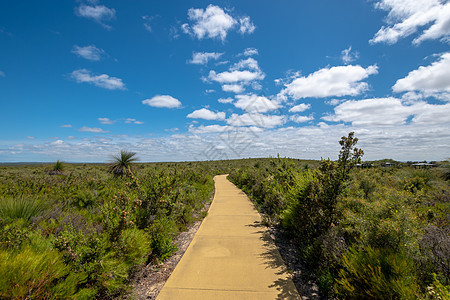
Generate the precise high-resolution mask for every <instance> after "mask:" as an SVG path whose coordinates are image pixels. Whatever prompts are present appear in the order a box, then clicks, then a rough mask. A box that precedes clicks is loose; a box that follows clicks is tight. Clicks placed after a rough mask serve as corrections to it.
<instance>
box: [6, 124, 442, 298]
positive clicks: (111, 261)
mask: <svg viewBox="0 0 450 300" xmlns="http://www.w3.org/2000/svg"><path fill="white" fill-rule="evenodd" d="M356 144H357V139H356V138H355V137H354V135H353V134H352V133H351V134H349V135H348V136H347V137H343V138H342V139H341V141H340V145H341V147H342V148H341V152H340V155H339V159H338V160H337V161H331V160H322V161H306V160H296V159H288V158H280V157H277V158H268V159H246V160H228V161H210V162H187V163H151V164H149V163H137V161H136V156H135V153H133V152H125V151H122V152H121V153H120V155H118V156H116V157H115V159H114V160H115V161H114V163H111V164H108V165H106V164H84V165H82V164H69V163H64V165H62V163H60V162H57V164H56V165H53V166H50V165H49V166H46V165H34V166H33V165H23V166H4V167H0V298H1V299H3V298H5V299H60V298H75V299H92V298H99V299H111V298H117V297H119V296H121V295H124V294H126V293H127V292H128V291H129V287H128V279H129V277H130V275H131V274H132V273H133V272H134V271H135V270H136V268H138V267H139V265H142V264H143V263H157V262H160V261H162V260H164V259H166V258H168V257H170V256H171V255H172V254H173V253H174V251H176V245H174V243H173V240H174V238H175V237H176V236H177V234H178V233H179V232H180V231H183V230H185V229H187V227H188V226H189V225H190V224H192V223H193V222H194V221H195V220H198V219H199V218H201V217H203V216H204V215H205V213H204V212H202V208H203V207H204V205H205V204H206V203H208V202H209V201H210V200H211V199H212V194H213V189H214V185H213V180H212V178H213V176H214V175H217V174H224V173H230V176H229V177H228V178H229V179H230V180H231V181H232V182H234V183H235V184H236V185H237V186H238V187H240V188H241V189H243V191H244V192H246V193H247V194H248V195H249V196H250V198H251V199H252V201H254V203H255V205H256V207H257V208H258V209H259V210H260V212H261V213H262V214H263V220H264V222H265V223H266V224H267V225H271V226H276V227H277V228H279V229H280V230H282V231H283V232H285V233H286V235H287V237H288V239H290V240H291V241H292V244H293V245H294V246H295V247H296V248H297V250H298V253H299V255H300V256H301V259H302V261H303V262H304V264H305V265H306V266H307V268H308V270H309V271H310V272H309V274H306V275H305V276H310V277H311V278H312V279H314V280H315V281H316V282H317V283H318V285H319V287H320V291H321V293H322V295H323V296H324V298H340V299H436V300H437V299H450V296H449V284H450V239H449V234H450V223H449V221H450V217H449V216H450V185H449V181H448V180H449V178H450V177H449V174H450V163H449V162H448V161H447V162H441V163H439V164H438V166H437V167H435V168H431V169H415V168H413V167H412V166H410V164H408V163H400V162H394V161H391V160H386V161H381V162H366V163H365V164H359V162H360V160H361V158H362V156H363V152H362V150H359V149H357V148H355V147H356ZM383 163H390V164H389V166H390V167H384V166H383V165H384V164H383ZM132 164H133V166H132ZM357 166H358V167H357ZM49 170H51V171H57V172H49ZM50 174H53V175H50Z"/></svg>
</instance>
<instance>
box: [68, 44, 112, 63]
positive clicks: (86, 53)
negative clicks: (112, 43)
mask: <svg viewBox="0 0 450 300" xmlns="http://www.w3.org/2000/svg"><path fill="white" fill-rule="evenodd" d="M72 53H75V54H76V55H78V56H81V57H83V58H85V59H88V60H91V61H99V60H100V59H101V58H102V56H103V55H104V54H105V51H104V50H103V49H100V48H97V47H95V46H94V45H90V46H85V47H80V46H77V45H75V46H73V48H72Z"/></svg>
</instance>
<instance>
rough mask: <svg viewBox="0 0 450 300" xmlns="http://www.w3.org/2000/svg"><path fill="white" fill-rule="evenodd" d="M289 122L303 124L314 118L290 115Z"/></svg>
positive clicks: (311, 116)
mask: <svg viewBox="0 0 450 300" xmlns="http://www.w3.org/2000/svg"><path fill="white" fill-rule="evenodd" d="M289 120H291V121H292V122H295V123H304V122H308V121H312V120H314V117H313V115H309V116H300V115H292V116H290V117H289Z"/></svg>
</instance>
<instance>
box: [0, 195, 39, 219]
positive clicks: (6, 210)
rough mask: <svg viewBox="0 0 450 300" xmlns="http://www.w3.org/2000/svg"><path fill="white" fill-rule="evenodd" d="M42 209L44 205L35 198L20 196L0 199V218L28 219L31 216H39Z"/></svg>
mask: <svg viewBox="0 0 450 300" xmlns="http://www.w3.org/2000/svg"><path fill="white" fill-rule="evenodd" d="M44 210H45V205H44V204H43V203H42V202H41V201H39V200H37V199H35V198H29V197H25V196H20V197H17V198H11V197H9V198H4V199H0V218H2V219H11V220H15V219H24V220H25V221H30V219H31V218H32V217H37V216H39V215H40V214H42V212H43V211H44Z"/></svg>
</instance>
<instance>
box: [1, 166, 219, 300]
mask: <svg viewBox="0 0 450 300" xmlns="http://www.w3.org/2000/svg"><path fill="white" fill-rule="evenodd" d="M127 162H128V161H127ZM48 169H49V167H48V166H43V165H37V166H12V167H3V168H0V298H2V299H3V298H7V299H9V298H11V299H12V298H14V299H47V298H48V299H61V298H74V299H92V298H101V299H108V298H114V297H116V296H118V295H120V294H123V293H126V292H127V290H128V285H127V284H128V278H129V276H130V274H131V273H132V272H133V270H135V269H136V266H138V265H139V264H142V263H147V262H153V261H161V260H164V259H166V258H168V257H169V256H171V255H172V254H173V253H174V252H175V251H176V245H174V244H173V240H174V238H175V237H176V236H177V234H178V233H179V232H180V231H181V230H184V229H186V228H187V226H189V224H192V223H193V222H194V221H195V220H197V219H198V218H201V217H203V216H204V214H203V213H201V210H202V208H203V207H204V205H205V204H206V203H207V202H208V201H210V200H211V196H212V192H213V187H214V185H213V180H212V178H213V176H214V175H215V174H217V173H218V171H217V169H218V166H216V163H178V164H176V163H168V164H161V163H159V164H141V167H140V168H135V170H134V172H133V173H131V172H129V170H131V168H130V166H129V165H127V166H125V167H124V168H123V169H126V170H127V172H128V173H127V176H125V177H124V176H118V175H117V174H115V173H114V174H111V173H110V168H109V167H108V165H71V164H65V165H64V173H62V172H59V173H58V176H51V175H50V174H49V172H48ZM58 171H62V170H58ZM52 174H53V175H54V174H55V173H52Z"/></svg>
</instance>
